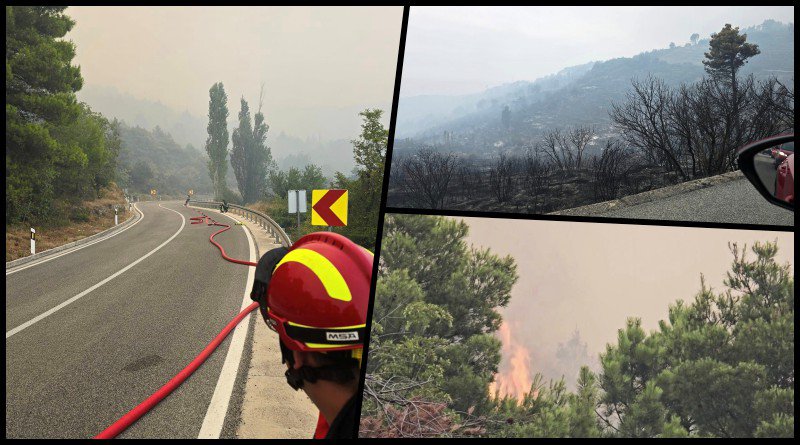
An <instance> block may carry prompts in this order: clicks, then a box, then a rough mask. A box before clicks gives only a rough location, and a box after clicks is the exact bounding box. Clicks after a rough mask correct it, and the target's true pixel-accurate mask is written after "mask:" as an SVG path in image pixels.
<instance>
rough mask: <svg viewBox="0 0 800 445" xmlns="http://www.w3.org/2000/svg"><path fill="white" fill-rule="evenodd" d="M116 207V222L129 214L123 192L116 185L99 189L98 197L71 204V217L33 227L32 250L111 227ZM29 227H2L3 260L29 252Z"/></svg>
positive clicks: (70, 240) (79, 237)
mask: <svg viewBox="0 0 800 445" xmlns="http://www.w3.org/2000/svg"><path fill="white" fill-rule="evenodd" d="M115 205H116V206H117V208H118V209H119V222H120V224H121V223H123V222H124V221H125V220H127V219H128V218H129V217H130V216H131V213H130V212H128V209H127V207H126V206H125V195H124V194H123V193H122V190H120V188H119V187H117V185H116V184H111V186H109V187H108V188H105V189H103V190H101V191H100V197H99V198H98V199H95V200H92V201H84V202H82V203H81V205H80V206H78V207H74V208H73V209H72V211H71V215H72V216H71V217H70V218H69V219H68V220H66V221H63V222H62V223H60V224H58V225H50V226H41V227H34V228H35V229H36V252H43V251H45V250H48V249H52V248H54V247H58V246H63V245H64V244H67V243H71V242H73V241H77V240H79V239H81V238H86V237H87V236H91V235H94V234H95V233H99V232H102V231H103V230H106V229H109V228H111V227H113V226H114V206H115ZM30 237H31V229H30V226H29V225H23V224H18V225H12V226H6V261H12V260H15V259H17V258H22V257H25V256H28V255H30V252H31V251H30V249H31V241H30V239H31V238H30Z"/></svg>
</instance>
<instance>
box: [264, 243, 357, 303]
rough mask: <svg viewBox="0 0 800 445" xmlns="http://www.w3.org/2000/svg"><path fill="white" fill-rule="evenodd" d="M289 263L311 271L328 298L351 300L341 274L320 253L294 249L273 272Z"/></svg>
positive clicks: (348, 289)
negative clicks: (302, 266)
mask: <svg viewBox="0 0 800 445" xmlns="http://www.w3.org/2000/svg"><path fill="white" fill-rule="evenodd" d="M289 262H295V263H300V264H302V265H304V266H306V267H308V268H309V269H311V271H312V272H314V274H315V275H316V276H317V277H318V278H319V280H320V281H321V282H322V286H323V287H324V288H325V291H326V292H328V296H329V297H331V298H334V299H336V300H342V301H350V300H352V298H353V296H352V295H351V294H350V288H349V287H347V283H346V282H345V281H344V277H343V276H342V274H341V272H339V270H338V269H337V268H336V266H334V265H333V263H331V262H330V260H328V259H327V258H325V257H324V256H322V255H321V254H320V253H318V252H315V251H313V250H310V249H303V248H299V249H294V250H292V251H291V252H289V253H287V254H286V256H284V257H283V259H282V260H281V261H280V262H279V263H278V265H277V266H275V270H276V271H277V270H278V268H279V267H281V265H282V264H284V263H289Z"/></svg>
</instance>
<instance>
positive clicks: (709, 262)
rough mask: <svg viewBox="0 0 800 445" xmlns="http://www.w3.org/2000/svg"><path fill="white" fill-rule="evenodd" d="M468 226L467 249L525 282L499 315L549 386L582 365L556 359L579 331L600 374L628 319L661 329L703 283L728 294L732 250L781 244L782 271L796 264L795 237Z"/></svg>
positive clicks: (478, 221) (515, 223)
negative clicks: (514, 270) (513, 267)
mask: <svg viewBox="0 0 800 445" xmlns="http://www.w3.org/2000/svg"><path fill="white" fill-rule="evenodd" d="M463 220H464V221H465V222H466V223H467V224H468V225H469V227H470V233H469V236H468V242H469V243H472V244H473V245H475V246H480V247H488V248H490V249H491V250H492V252H494V253H496V254H498V255H511V256H513V257H514V259H515V260H516V263H517V265H518V274H519V281H518V282H517V284H516V285H515V286H514V289H513V290H512V298H511V302H510V303H509V305H508V307H507V308H505V309H504V310H502V311H501V312H502V314H503V317H504V320H506V321H507V323H508V327H510V330H511V332H510V335H511V336H512V337H513V339H514V343H515V344H521V345H524V346H525V347H526V348H527V349H528V354H529V355H530V368H531V372H532V373H535V372H537V371H539V372H543V373H544V374H545V376H546V377H548V378H558V377H560V376H561V375H562V374H567V378H566V380H567V384H568V385H570V386H572V385H574V382H575V378H576V376H577V372H578V368H577V366H579V364H577V363H564V361H563V359H562V360H560V359H559V357H557V355H556V353H557V350H558V345H559V343H567V342H568V341H569V340H570V338H571V337H572V335H573V333H574V331H575V330H576V329H577V330H578V332H579V333H580V338H581V341H582V342H585V343H586V344H587V346H588V349H587V352H588V357H589V358H590V363H587V364H589V365H590V366H591V367H592V368H593V369H595V370H596V369H597V366H598V361H597V357H598V354H599V353H600V352H602V351H604V350H605V345H606V343H611V342H614V343H615V342H616V338H617V330H618V329H620V328H622V327H624V326H625V321H626V319H627V318H628V317H631V316H636V317H640V318H641V319H642V326H643V328H644V329H645V330H647V331H651V330H655V329H657V328H658V321H659V320H662V319H666V318H667V309H668V305H669V304H671V303H673V302H675V301H676V300H678V299H683V300H685V301H689V300H692V299H693V298H694V295H695V294H696V293H697V292H698V291H699V289H700V275H701V274H703V275H704V276H705V280H706V284H707V285H709V286H711V287H712V288H713V289H714V290H715V291H721V290H723V289H724V287H723V284H722V283H723V280H724V278H725V273H726V271H728V270H729V269H730V264H731V262H732V260H733V256H732V255H731V253H730V251H729V250H728V244H727V243H728V242H737V243H738V244H739V246H740V247H741V246H742V244H744V243H746V244H747V245H748V248H749V246H750V245H752V243H753V242H754V241H762V242H763V241H775V240H777V242H778V248H779V251H778V260H779V262H781V263H785V262H792V258H794V234H793V233H788V232H767V231H750V230H730V229H707V228H686V227H658V226H637V225H627V224H600V223H577V222H561V221H559V222H555V221H523V220H507V219H489V218H463ZM748 256H749V257H750V258H753V257H754V254H753V253H752V252H749V254H748ZM501 332H502V331H501ZM505 335H509V334H508V333H506V334H505ZM504 348H506V346H505V345H504ZM518 354H520V353H517V355H518ZM511 358H512V357H509V356H508V354H507V353H506V350H505V349H504V356H503V361H502V363H501V373H503V372H506V373H508V372H509V370H510V369H511V367H512V363H510V359H511ZM513 366H516V367H517V368H518V367H519V365H513ZM567 368H569V369H567ZM515 379H516V380H517V381H518V380H519V377H518V376H517V377H515ZM506 380H508V378H506Z"/></svg>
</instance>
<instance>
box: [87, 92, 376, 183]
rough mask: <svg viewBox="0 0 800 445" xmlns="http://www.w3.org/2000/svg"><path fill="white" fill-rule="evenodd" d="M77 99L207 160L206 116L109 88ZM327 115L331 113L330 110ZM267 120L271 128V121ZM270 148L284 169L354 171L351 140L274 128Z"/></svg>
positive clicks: (350, 116) (351, 116)
mask: <svg viewBox="0 0 800 445" xmlns="http://www.w3.org/2000/svg"><path fill="white" fill-rule="evenodd" d="M78 97H79V98H80V100H82V101H83V102H86V103H88V104H89V105H90V106H91V107H92V109H93V110H96V111H98V112H100V113H102V114H103V115H104V116H108V117H109V118H117V119H119V120H121V121H124V122H126V123H128V124H130V125H131V126H133V127H139V128H140V129H143V130H148V131H154V130H155V129H156V128H157V127H158V128H159V131H161V132H163V133H165V134H168V135H169V136H170V137H171V138H172V139H173V142H175V143H176V144H177V145H179V146H187V145H190V146H191V148H192V149H194V150H196V151H197V152H198V155H200V156H202V157H203V158H204V159H207V158H206V153H205V142H206V137H207V136H208V133H207V129H206V125H207V123H208V122H207V119H206V117H205V116H203V117H198V116H194V115H192V114H190V113H189V112H187V111H183V112H178V111H176V110H174V109H172V108H170V107H168V106H167V105H164V104H162V103H160V102H153V101H149V100H143V99H137V98H135V97H133V96H131V95H129V94H125V93H121V92H119V91H118V90H117V89H115V88H109V87H98V86H91V85H87V86H86V87H84V89H82V90H81V91H80V92H79V93H78ZM237 106H238V104H237ZM386 110H387V114H386V119H385V121H386V122H387V125H388V118H389V114H388V108H387V109H386ZM359 111H360V109H355V108H353V109H346V110H340V112H339V113H338V114H339V115H340V116H341V119H340V120H342V121H353V120H356V121H357V120H359V119H360V118H359V116H358V112H359ZM324 112H328V113H330V110H324ZM321 113H323V112H321ZM309 117H310V116H309ZM235 118H236V114H235V113H232V117H231V119H230V122H229V127H230V128H229V131H230V132H232V131H233V128H234V126H235ZM317 118H320V117H319V116H317ZM267 120H268V121H267V123H268V124H270V122H269V117H268V119H267ZM330 125H337V122H330ZM354 128H357V127H354ZM357 135H358V134H357V131H356V130H355V129H354V131H353V135H352V137H353V138H355V137H357ZM267 145H268V146H269V147H270V148H271V149H272V154H273V158H274V159H275V161H276V162H277V164H278V166H279V167H281V168H289V167H304V166H305V165H307V164H308V163H314V164H316V165H318V166H320V167H321V168H322V171H323V173H325V175H326V176H333V174H334V173H335V172H337V171H341V172H343V173H349V172H350V171H351V170H352V169H353V168H354V167H355V164H354V163H353V157H352V150H353V147H352V144H351V143H350V140H349V139H334V140H321V139H319V138H311V137H309V138H299V137H296V136H293V135H290V134H287V133H285V132H280V133H277V134H275V133H274V129H272V128H271V129H270V132H269V133H267ZM228 149H230V145H229V146H228ZM203 162H205V160H204V161H203ZM229 170H230V169H229ZM228 183H229V185H230V186H231V188H233V189H234V190H235V189H236V180H235V178H234V176H233V174H232V170H230V171H229V175H228Z"/></svg>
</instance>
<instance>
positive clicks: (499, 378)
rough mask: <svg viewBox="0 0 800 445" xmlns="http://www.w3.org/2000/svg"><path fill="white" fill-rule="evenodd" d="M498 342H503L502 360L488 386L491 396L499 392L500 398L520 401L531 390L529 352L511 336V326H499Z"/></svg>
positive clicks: (505, 324)
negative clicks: (507, 397) (514, 398)
mask: <svg viewBox="0 0 800 445" xmlns="http://www.w3.org/2000/svg"><path fill="white" fill-rule="evenodd" d="M499 333H500V340H501V341H502V342H503V358H502V361H501V362H500V370H499V372H498V373H497V374H496V375H495V376H494V382H492V383H490V384H489V391H490V393H491V394H492V395H494V394H495V393H497V392H498V391H499V393H500V397H505V396H514V397H516V399H517V400H519V401H521V400H522V398H523V397H524V396H525V394H526V393H528V392H529V391H530V390H531V384H532V383H533V382H532V380H531V370H530V361H531V358H530V352H528V349H527V348H526V347H525V346H523V345H522V344H520V343H517V342H516V341H515V340H514V338H513V336H512V335H511V326H510V325H509V323H508V322H505V321H504V322H503V324H502V325H501V326H500V330H499Z"/></svg>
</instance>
